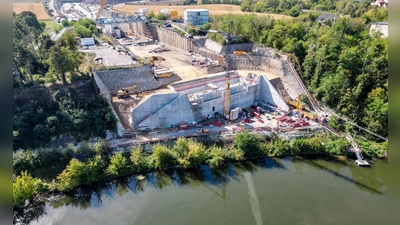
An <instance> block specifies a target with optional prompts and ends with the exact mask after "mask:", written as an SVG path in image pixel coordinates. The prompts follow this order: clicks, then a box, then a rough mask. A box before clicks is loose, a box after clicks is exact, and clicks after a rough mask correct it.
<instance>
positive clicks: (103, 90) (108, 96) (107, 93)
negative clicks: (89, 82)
mask: <svg viewBox="0 0 400 225" xmlns="http://www.w3.org/2000/svg"><path fill="white" fill-rule="evenodd" d="M94 80H95V81H96V85H97V87H98V88H99V90H100V93H101V94H102V95H103V96H104V97H105V98H106V99H107V102H108V104H109V105H110V108H111V111H112V113H113V114H114V116H115V118H116V119H117V121H118V122H117V134H118V136H121V137H122V135H123V134H124V132H125V130H124V128H123V126H122V124H121V122H120V121H119V117H118V115H117V113H116V112H115V110H114V108H113V106H112V104H111V93H110V90H109V89H108V87H107V86H106V85H105V84H104V82H103V80H102V79H101V78H100V77H99V75H98V74H97V73H96V72H94Z"/></svg>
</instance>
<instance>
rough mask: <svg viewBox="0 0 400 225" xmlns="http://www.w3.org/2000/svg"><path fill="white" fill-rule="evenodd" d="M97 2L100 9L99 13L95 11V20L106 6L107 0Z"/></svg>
mask: <svg viewBox="0 0 400 225" xmlns="http://www.w3.org/2000/svg"><path fill="white" fill-rule="evenodd" d="M99 2H100V8H99V11H97V14H96V18H99V17H100V14H101V12H103V9H104V6H105V5H106V4H107V2H108V0H99Z"/></svg>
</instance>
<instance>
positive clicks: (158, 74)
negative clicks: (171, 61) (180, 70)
mask: <svg viewBox="0 0 400 225" xmlns="http://www.w3.org/2000/svg"><path fill="white" fill-rule="evenodd" d="M173 74H174V71H173V70H162V71H159V70H155V71H154V76H155V77H156V78H164V77H170V76H172V75H173Z"/></svg>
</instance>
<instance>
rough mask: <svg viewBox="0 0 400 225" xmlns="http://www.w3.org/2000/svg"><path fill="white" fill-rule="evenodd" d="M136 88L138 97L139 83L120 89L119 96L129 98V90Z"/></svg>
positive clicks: (135, 91)
mask: <svg viewBox="0 0 400 225" xmlns="http://www.w3.org/2000/svg"><path fill="white" fill-rule="evenodd" d="M130 90H134V93H135V94H136V97H139V87H138V86H137V85H134V86H132V87H129V88H122V89H121V90H118V94H117V96H118V98H127V97H129V96H130V95H129V91H130Z"/></svg>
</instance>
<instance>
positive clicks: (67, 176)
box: [57, 159, 87, 191]
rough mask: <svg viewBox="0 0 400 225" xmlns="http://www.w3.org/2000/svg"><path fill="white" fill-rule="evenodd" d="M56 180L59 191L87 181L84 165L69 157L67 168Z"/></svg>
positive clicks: (70, 188) (67, 189)
mask: <svg viewBox="0 0 400 225" xmlns="http://www.w3.org/2000/svg"><path fill="white" fill-rule="evenodd" d="M57 180H58V189H59V190H61V191H69V190H72V189H73V188H75V187H78V186H79V185H82V184H85V183H87V170H86V165H85V164H84V163H82V162H79V160H77V159H71V161H70V162H69V164H68V166H67V168H65V170H63V172H62V173H61V174H59V175H58V176H57Z"/></svg>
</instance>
